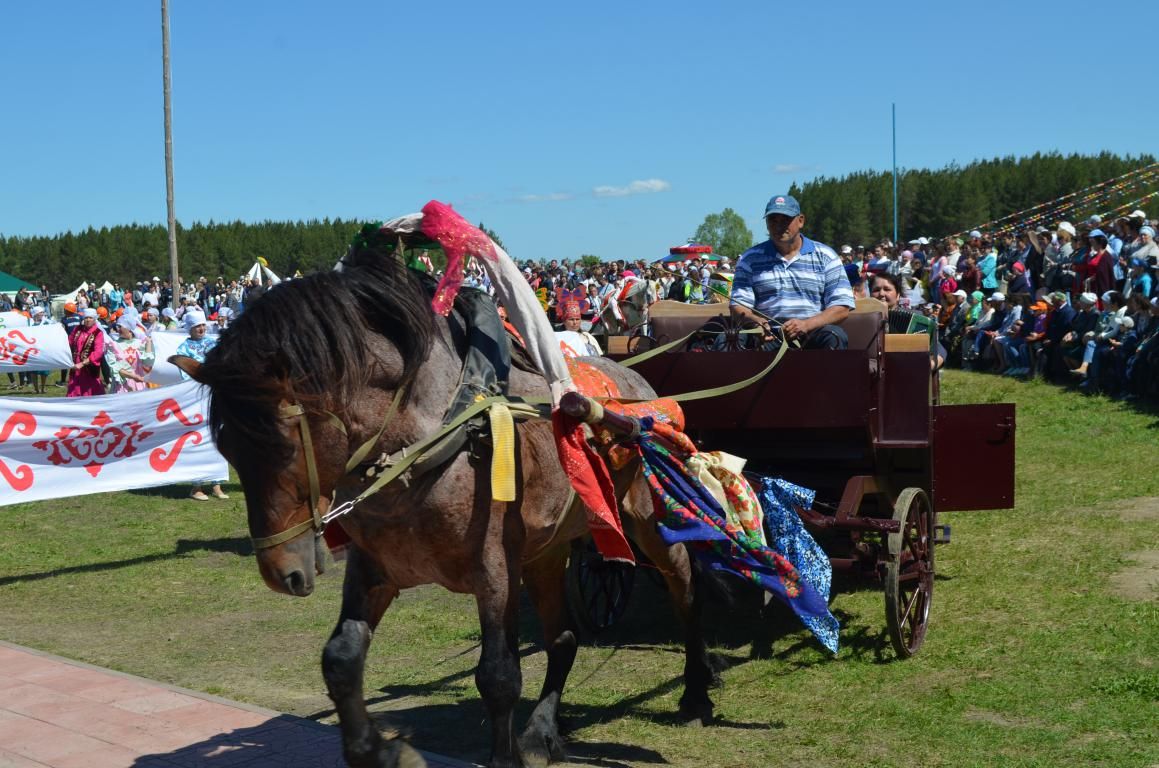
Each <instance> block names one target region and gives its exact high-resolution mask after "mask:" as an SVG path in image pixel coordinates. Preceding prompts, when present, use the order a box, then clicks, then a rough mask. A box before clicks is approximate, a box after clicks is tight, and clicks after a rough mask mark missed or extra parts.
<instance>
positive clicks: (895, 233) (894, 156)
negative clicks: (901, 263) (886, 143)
mask: <svg viewBox="0 0 1159 768" xmlns="http://www.w3.org/2000/svg"><path fill="white" fill-rule="evenodd" d="M890 109H891V110H892V111H893V242H894V244H895V245H896V244H897V102H894V103H893V104H891V105H890Z"/></svg>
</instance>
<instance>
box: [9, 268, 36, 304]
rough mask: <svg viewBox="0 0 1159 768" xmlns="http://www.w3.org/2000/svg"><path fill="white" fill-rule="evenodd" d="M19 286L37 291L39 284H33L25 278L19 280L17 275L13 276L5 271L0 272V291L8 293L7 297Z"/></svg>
mask: <svg viewBox="0 0 1159 768" xmlns="http://www.w3.org/2000/svg"><path fill="white" fill-rule="evenodd" d="M21 288H26V289H27V290H30V291H39V290H40V286H39V285H33V284H32V283H30V282H28V281H27V280H21V279H20V278H19V277H13V276H12V275H10V274H8V273H7V272H0V293H6V294H8V298H12V296H13V295H14V294H15V293H16V292H17V291H19V290H20V289H21Z"/></svg>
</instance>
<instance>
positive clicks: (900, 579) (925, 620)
mask: <svg viewBox="0 0 1159 768" xmlns="http://www.w3.org/2000/svg"><path fill="white" fill-rule="evenodd" d="M893 519H894V520H896V521H898V522H899V523H901V530H900V531H899V532H898V533H891V534H889V536H888V540H887V551H886V561H885V619H886V625H887V626H888V627H889V639H890V642H891V643H892V644H893V649H894V650H895V651H896V652H897V655H898V656H899V657H900V658H903V659H908V658H909V657H910V656H913V655H914V654H915V653H917V652H918V649H919V648H921V647H922V642H923V641H924V640H925V639H926V628H927V626H928V625H929V620H930V605H931V603H932V602H933V598H934V507H933V505H932V504H930V499H929V497H928V496H927V495H926V492H925V491H923V490H922V489H921V488H906V489H905V490H904V491H902V492H901V493H900V494H899V495H898V497H897V501H896V502H895V503H894V505H893Z"/></svg>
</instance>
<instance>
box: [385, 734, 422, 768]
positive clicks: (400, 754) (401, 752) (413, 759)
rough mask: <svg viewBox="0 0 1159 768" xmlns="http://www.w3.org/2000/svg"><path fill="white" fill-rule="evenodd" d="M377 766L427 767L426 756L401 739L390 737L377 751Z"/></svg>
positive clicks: (398, 767)
mask: <svg viewBox="0 0 1159 768" xmlns="http://www.w3.org/2000/svg"><path fill="white" fill-rule="evenodd" d="M378 765H379V768H427V761H426V758H424V757H423V756H422V753H421V752H419V751H418V750H417V749H415V748H414V747H412V746H411V745H410V744H407V743H406V742H405V741H403V740H402V739H391V740H390V741H387V742H385V743H384V744H383V745H382V749H380V750H379V752H378Z"/></svg>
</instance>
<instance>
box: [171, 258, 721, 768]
mask: <svg viewBox="0 0 1159 768" xmlns="http://www.w3.org/2000/svg"><path fill="white" fill-rule="evenodd" d="M342 267H343V268H342V269H341V270H340V271H333V272H327V273H322V274H317V275H312V276H310V277H306V278H303V279H299V280H293V281H289V282H284V283H282V284H281V285H279V286H277V287H276V288H274V289H273V290H271V291H270V292H269V293H268V294H267V295H265V296H264V297H262V298H261V299H260V300H259V301H257V302H255V303H254V304H253V306H251V307H247V308H246V310H245V311H244V312H243V313H242V314H241V316H240V317H239V318H238V320H237V322H236V323H234V325H233V326H231V327H230V328H229V329H228V330H226V331H225V332H224V333H223V334H222V337H221V341H220V343H219V344H218V345H217V347H216V348H215V349H213V350H212V351H211V352H210V353H209V355H208V356H207V358H206V360H205V362H204V363H203V364H201V365H198V364H197V363H196V362H194V361H193V360H190V359H188V358H174V362H175V363H176V364H178V365H179V366H180V367H181V368H182V369H183V370H185V371H186V372H187V373H188V374H189V375H190V376H192V377H193V378H194V379H196V380H198V381H200V382H202V383H204V384H206V385H208V386H209V388H210V390H211V392H212V400H211V408H210V418H211V422H212V426H213V431H214V437H215V440H216V442H217V445H218V448H219V449H220V450H221V452H222V454H223V455H224V456H225V457H226V458H227V459H228V460H229V461H230V463H231V464H232V465H233V466H234V468H235V469H236V470H237V473H238V476H239V477H240V478H241V482H242V485H243V487H244V488H245V492H246V508H247V511H248V518H249V529H250V533H251V535H252V536H253V537H254V538H255V542H256V541H257V540H260V539H263V538H268V537H277V536H278V534H280V533H286V534H287V536H286V540H284V541H279V540H278V539H277V538H275V539H273V540H272V541H267V542H264V544H266V545H268V546H265V547H264V548H260V549H258V551H257V560H258V567H259V569H260V571H261V574H262V578H263V579H264V580H265V582H266V584H267V585H268V586H269V587H270V588H271V589H272V590H274V591H276V592H282V593H285V594H289V595H297V596H306V595H309V594H310V593H311V592H312V591H313V588H314V577H315V573H316V572H321V565H322V560H321V556H322V555H323V554H324V553H323V552H322V545H321V541H322V540H321V539H320V538H318V537H317V536H315V535H311V534H312V532H311V526H310V525H309V523H308V521H310V520H311V518H312V516H313V515H316V514H320V513H324V512H325V511H326V510H327V509H330V508H332V507H334V506H336V505H337V504H339V503H341V502H342V501H346V500H350V499H351V498H353V497H355V496H356V495H358V493H359V492H360V491H361V490H363V489H365V488H366V486H367V483H368V481H367V480H366V472H365V470H366V468H367V463H363V465H361V466H357V467H354V468H353V469H352V470H351V471H349V472H348V471H347V461H348V458H349V457H350V456H351V455H352V454H353V453H355V452H356V451H357V449H358V447H360V446H362V445H363V444H364V443H367V442H369V443H373V444H374V449H373V451H371V452H370V453H369V454H368V455H369V457H370V458H371V459H373V458H376V457H378V456H379V455H380V454H391V453H394V452H396V451H398V450H400V449H401V448H403V447H404V446H410V445H414V444H415V443H416V442H418V441H420V440H421V439H423V438H425V437H427V436H430V435H432V434H434V433H436V432H437V431H438V430H439V428H440V422H441V418H442V416H443V413H444V410H445V409H446V407H447V403H448V402H449V401H450V399H451V396H452V393H453V391H454V390H455V387H456V385H457V383H458V380H459V371H460V367H461V356H462V354H463V353H464V350H463V349H462V344H463V342H462V338H463V335H462V334H461V333H460V332H459V331H460V330H461V329H457V328H456V322H457V321H456V320H455V317H454V315H452V317H451V318H449V319H447V320H444V319H442V318H439V317H437V316H436V315H434V313H433V312H432V311H431V309H430V285H429V283H427V282H424V279H423V278H421V277H419V276H418V275H417V273H414V272H412V271H411V270H408V269H406V268H405V267H403V266H402V265H401V264H400V263H399V262H398V260H397V259H396V258H395V257H394V256H393V255H392V254H390V253H389V251H388V248H387V246H385V245H383V244H378V243H371V244H370V245H368V246H366V247H364V248H361V249H359V250H355V251H352V252H351V254H349V255H348V256H347V257H346V258H345V259H344V263H343V265H342ZM593 362H594V363H595V364H596V365H598V366H599V368H600V369H601V370H602V371H604V372H605V373H606V374H607V375H608V376H610V377H611V378H612V379H614V380H615V381H616V382H617V384H618V385H619V387H620V390H621V391H622V392H623V394H624V396H625V397H652V396H654V393H653V392H652V391H651V389H650V388H649V387H648V385H647V383H646V382H645V381H644V380H643V379H641V378H640V377H639V376H638V375H637V374H634V373H632V372H631V371H629V370H627V369H624V368H621V367H619V366H616V365H615V364H612V363H611V362H608V361H603V360H601V361H593ZM510 390H511V393H512V394H513V395H519V396H524V397H532V396H546V395H547V393H548V388H547V386H546V384H545V382H544V380H543V378H542V377H541V376H539V375H535V374H531V373H526V372H522V371H515V370H513V371H512V374H511V382H510ZM396 399H397V400H398V403H397V404H395V402H394V401H395V400H396ZM387 414H390V417H388V416H386V415H387ZM388 418H389V423H388V424H387V425H386V427H385V429H383V423H384V420H386V419H388ZM380 429H382V433H381V434H380V435H378V433H379V430H380ZM376 435H378V437H377V439H375V436H376ZM475 453H480V451H478V450H476V451H475ZM482 453H484V454H486V453H487V452H486V451H482ZM487 458H488V457H487V455H484V456H483V459H482V460H480V459H478V458H472V456H471V455H469V452H463V453H460V454H458V455H457V456H455V457H454V458H453V459H451V460H450V461H448V462H446V463H445V464H444V465H442V466H441V467H439V468H437V469H434V470H432V471H430V472H427V473H425V474H423V475H421V476H419V477H417V478H413V479H411V480H410V482H409V483H404V482H402V481H401V480H400V481H398V482H395V483H392V484H390V485H388V486H387V487H386V488H385V489H384V490H382V491H381V492H380V493H377V494H376V495H373V496H369V497H367V498H366V499H365V501H363V502H361V503H360V504H358V505H357V506H356V507H355V508H354V509H353V511H351V512H350V513H349V514H348V515H346V516H344V517H341V518H340V524H341V526H342V528H343V529H345V531H346V532H347V533H348V534H349V536H350V538H351V539H352V545H351V547H350V551H349V556H348V560H347V563H346V577H345V582H344V585H343V597H342V609H341V614H340V616H339V619H338V624H337V627H336V628H335V630H334V633H333V634H332V635H331V637H330V640H329V641H328V642H327V643H326V647H325V650H324V652H323V656H322V671H323V675H324V677H325V680H326V685H327V688H328V690H329V694H330V697H331V698H332V699H333V700H334V705H335V708H336V710H337V713H338V717H339V721H340V725H341V729H342V739H343V748H344V753H345V756H346V759H347V761H348V762H349V763H350V764H351V765H352V766H395V765H406V766H411V765H421V764H423V761H422V758H421V756H420V755H419V753H418V752H416V751H415V750H413V749H411V748H410V747H409V746H407V745H406V744H405V743H404V742H401V741H399V740H397V739H393V740H384V739H383V738H382V737H381V736H380V734H379V732H378V730H377V729H376V728H375V726H374V724H373V723H372V722H371V719H370V717H369V714H368V712H367V709H366V705H365V701H364V699H363V681H362V675H363V668H364V663H365V659H366V653H367V648H368V646H369V644H370V640H371V637H372V635H373V632H374V630H375V628H376V627H377V625H378V622H379V621H380V620H381V619H382V616H383V613H384V612H385V611H386V609H387V608H388V607H389V606H390V604H391V601H393V600H394V598H395V597H396V596H397V595H398V594H399V591H400V590H402V589H405V588H407V587H414V586H418V585H421V584H431V583H434V584H441V585H442V586H444V587H446V588H447V589H449V590H452V591H455V592H465V593H470V594H472V595H474V596H475V599H476V602H477V605H478V610H479V622H480V625H481V629H482V651H481V655H480V659H479V663H478V666H477V668H476V672H475V681H476V685H477V686H478V689H479V692H480V694H481V695H482V698H483V701H484V703H485V705H486V708H487V711H488V714H489V716H490V721H491V727H492V738H493V742H492V756H491V765H494V766H520V765H525V764H545V763H547V762H550V761H551V760H553V759H560V758H562V756H563V749H562V744H563V742H562V739H561V737H560V735H559V730H558V723H557V710H558V706H559V700H560V696H561V693H562V691H563V687H564V682H565V680H566V678H567V675H568V672H569V670H570V669H571V666H572V662H573V661H574V659H575V653H576V637H575V634H574V632H573V630H572V627H571V619H570V616H569V613H568V611H567V608H566V605H565V597H564V570H565V565H566V560H567V556H568V551H569V543H570V541H571V540H573V539H575V538H577V537H579V536H582V535H583V534H584V533H585V527H586V526H585V522H584V519H583V518H584V516H583V514H582V513H580V514H572V515H565V514H564V508H565V506H567V503H568V499H569V492H570V488H569V484H568V480H567V478H566V477H565V475H564V472H563V470H562V468H561V466H560V463H559V459H558V457H557V455H556V448H555V444H554V440H553V437H552V430H551V425H550V424H549V423H547V422H546V421H542V420H537V421H530V422H525V423H522V424H520V425H518V426H517V428H516V465H517V466H516V485H517V489H516V499H515V501H513V502H495V501H492V492H491V480H490V472H489V465H490V462H489V461H487ZM613 479H614V481H615V484H616V493H617V498H618V499H619V500H620V502H621V509H622V512H623V517H624V521H625V527H626V528H627V529H628V531H629V533H630V535H631V536H632V537H633V539H634V540H635V542H636V543H637V545H638V546H639V548H640V550H641V551H643V552H644V553H645V554H646V555H647V556H648V557H649V558H650V559H651V560H652V561H653V562H654V563H656V564H657V566H658V567H659V568H660V570H661V571H662V572H663V573H664V574H665V578H666V579H667V582H668V587H669V590H670V593H671V594H672V595H673V596H674V600H675V603H676V610H677V612H678V614H679V615H680V617H681V618H682V619H683V621H684V624H685V627H686V638H685V651H686V661H685V668H684V682H685V691H684V694H683V697H682V698H681V712H682V714H683V715H684V716H685V717H686V718H687V719H689V720H701V721H707V720H708V719H709V718H711V715H712V702H711V700H710V699H709V697H708V692H707V688H708V686H709V685H710V683H711V678H712V672H711V669H710V667H709V664H708V661H707V658H706V653H705V648H704V642H703V639H702V635H701V630H700V625H699V618H698V615H697V614H698V611H697V606H696V598H695V593H696V590H694V589H693V584H692V580H693V577H692V574H693V569H692V567H691V563H690V560H689V558H688V554H687V552H686V550H684V549H683V548H680V547H674V548H669V547H667V546H665V545H664V544H663V542H662V541H661V539H660V537H659V535H658V533H657V532H656V529H655V527H654V525H653V523H652V522H651V519H650V518H651V503H650V499H649V498H648V491H647V488H646V486H645V485H644V483H643V482H642V480H641V475H640V469H639V467H638V466H628V467H626V468H624V469H623V470H620V471H618V472H616V473H614V475H613ZM333 524H335V523H331V525H333ZM295 527H297V530H298V531H300V532H299V533H296V534H295V530H294V529H295ZM521 582H522V583H523V584H524V585H525V586H526V587H527V591H528V593H529V595H530V597H531V601H532V603H533V604H534V606H535V609H536V611H537V613H538V615H539V618H540V621H541V623H542V626H543V629H544V634H545V638H544V642H545V647H546V650H547V657H548V666H547V674H546V678H545V680H544V684H543V690H542V691H541V692H540V695H539V700H538V703H537V705H536V707H535V709H534V711H533V713H532V716H531V719H530V722H529V723H528V725H527V727H526V730H524V732H523V733H522V735H521V736H519V737H518V738H517V737H516V730H515V725H514V722H513V711H514V707H515V704H516V702H517V700H518V699H519V696H520V689H521V684H522V682H521V673H520V669H519V657H518V654H517V644H518V637H517V622H516V618H517V616H516V612H517V607H518V603H519V600H518V591H519V586H520V583H521Z"/></svg>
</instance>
